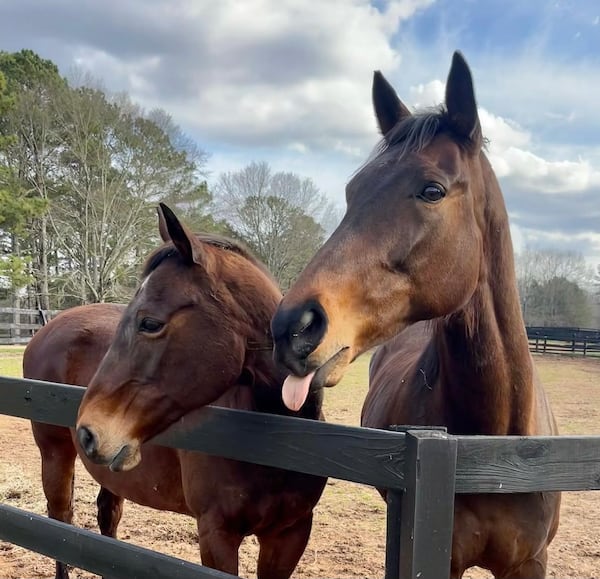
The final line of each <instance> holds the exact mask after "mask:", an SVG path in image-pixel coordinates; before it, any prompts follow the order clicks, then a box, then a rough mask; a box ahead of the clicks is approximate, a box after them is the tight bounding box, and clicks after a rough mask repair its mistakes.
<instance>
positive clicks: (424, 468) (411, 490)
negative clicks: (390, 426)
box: [399, 430, 456, 579]
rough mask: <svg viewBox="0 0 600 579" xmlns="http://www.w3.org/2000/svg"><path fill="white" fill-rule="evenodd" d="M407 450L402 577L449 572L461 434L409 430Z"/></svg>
mask: <svg viewBox="0 0 600 579" xmlns="http://www.w3.org/2000/svg"><path fill="white" fill-rule="evenodd" d="M406 453H407V459H406V491H405V492H404V496H403V497H402V519H401V521H402V522H401V527H402V530H401V534H400V575H399V579H440V577H448V576H449V575H450V555H451V552H452V523H453V520H454V469H455V467H456V439H455V438H454V437H452V436H448V434H446V433H445V432H435V431H423V430H420V431H414V430H413V431H408V432H407V437H406Z"/></svg>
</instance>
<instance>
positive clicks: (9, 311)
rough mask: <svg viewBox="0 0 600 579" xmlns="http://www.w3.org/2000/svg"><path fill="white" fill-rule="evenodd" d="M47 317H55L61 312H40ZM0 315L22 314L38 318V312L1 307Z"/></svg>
mask: <svg viewBox="0 0 600 579" xmlns="http://www.w3.org/2000/svg"><path fill="white" fill-rule="evenodd" d="M42 311H43V312H45V314H46V315H47V316H56V315H57V314H59V313H60V311H61V310H42ZM0 314H22V315H25V316H39V315H40V310H33V309H27V308H7V307H1V308H0Z"/></svg>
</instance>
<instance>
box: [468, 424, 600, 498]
mask: <svg viewBox="0 0 600 579" xmlns="http://www.w3.org/2000/svg"><path fill="white" fill-rule="evenodd" d="M457 438H458V456H457V464H456V492H457V493H509V492H531V491H557V490H563V491H579V490H599V489H600V436H546V437H520V436H459V437H457Z"/></svg>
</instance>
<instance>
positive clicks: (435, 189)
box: [417, 183, 446, 203]
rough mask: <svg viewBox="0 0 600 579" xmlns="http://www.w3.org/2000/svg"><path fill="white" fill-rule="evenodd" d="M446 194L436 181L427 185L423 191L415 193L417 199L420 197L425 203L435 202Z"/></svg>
mask: <svg viewBox="0 0 600 579" xmlns="http://www.w3.org/2000/svg"><path fill="white" fill-rule="evenodd" d="M445 196H446V191H445V190H444V188H443V187H442V186H441V185H438V184H437V183H431V184H430V185H427V187H425V189H423V191H422V192H421V193H420V194H419V195H417V197H418V198H419V199H422V200H423V201H425V202H426V203H437V202H438V201H440V200H441V199H443V198H444V197H445Z"/></svg>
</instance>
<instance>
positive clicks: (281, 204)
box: [215, 163, 337, 289]
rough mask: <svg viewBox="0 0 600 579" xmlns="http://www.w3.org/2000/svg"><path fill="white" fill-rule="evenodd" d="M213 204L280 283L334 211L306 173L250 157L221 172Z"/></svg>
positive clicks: (318, 239) (317, 242)
mask: <svg viewBox="0 0 600 579" xmlns="http://www.w3.org/2000/svg"><path fill="white" fill-rule="evenodd" d="M215 207H216V210H217V211H218V213H219V214H220V215H221V216H222V217H223V218H224V219H225V220H226V221H227V222H228V223H229V225H230V227H231V229H232V230H233V232H234V233H235V234H236V235H238V236H239V237H240V238H241V239H243V240H244V241H245V242H246V243H247V244H248V245H249V246H250V247H251V248H252V249H253V250H254V251H255V252H256V254H257V255H258V256H259V257H260V258H261V259H262V260H263V261H264V262H265V264H266V265H267V267H268V268H269V269H270V270H271V272H272V273H273V275H275V277H276V278H277V280H278V281H279V283H280V284H281V285H282V287H283V288H284V289H285V288H287V287H289V285H290V284H291V283H292V282H293V281H294V279H295V278H296V276H297V275H298V273H299V272H300V271H301V270H302V268H303V267H304V265H306V263H307V262H308V260H309V259H310V258H311V257H312V255H313V254H314V253H315V252H316V251H317V249H318V248H319V247H320V246H321V245H322V243H323V241H324V238H325V234H326V227H330V226H331V223H330V220H331V219H330V218H331V216H332V215H334V216H335V217H337V212H336V210H335V208H334V206H333V205H332V203H330V202H329V201H328V200H327V198H326V196H325V195H324V194H323V193H321V192H320V191H319V189H318V188H317V187H316V185H315V184H314V183H313V181H312V180H311V179H306V178H304V179H303V178H301V177H299V176H298V175H295V174H294V173H285V172H279V173H273V172H272V171H271V168H270V167H269V165H268V164H267V163H251V164H250V165H248V166H246V167H244V168H243V169H242V170H240V171H235V172H229V173H223V174H222V175H221V176H220V177H219V180H218V182H217V185H216V188H215Z"/></svg>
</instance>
